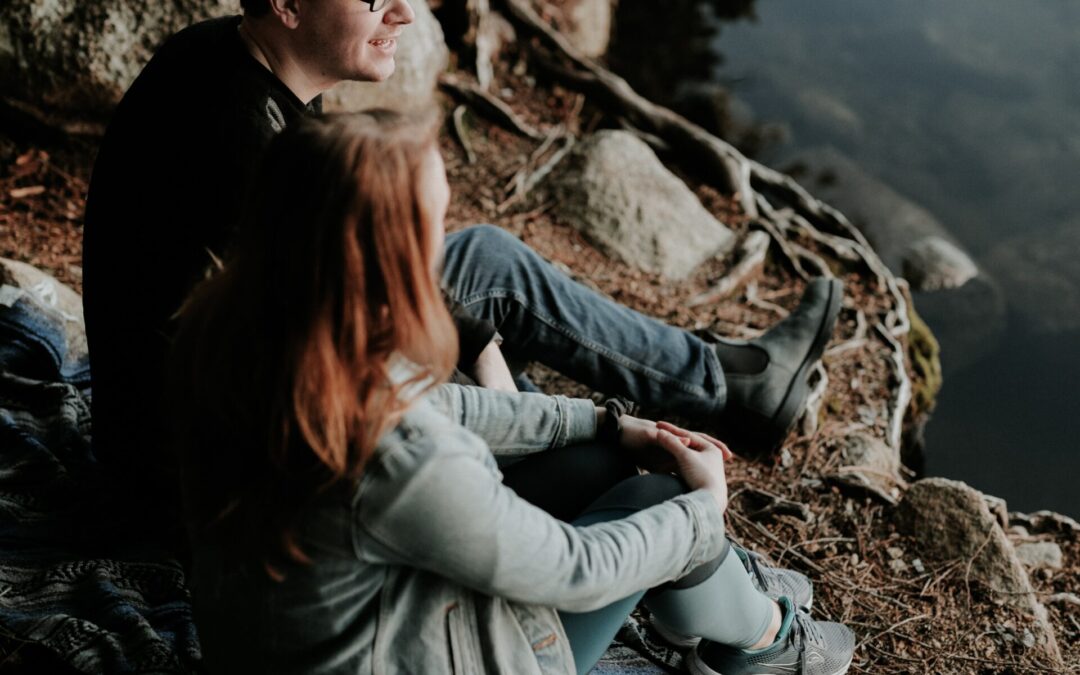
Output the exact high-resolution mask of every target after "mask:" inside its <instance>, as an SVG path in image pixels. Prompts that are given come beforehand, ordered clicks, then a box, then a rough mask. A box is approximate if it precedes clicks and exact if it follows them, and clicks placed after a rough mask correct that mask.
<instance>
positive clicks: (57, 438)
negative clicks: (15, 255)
mask: <svg viewBox="0 0 1080 675" xmlns="http://www.w3.org/2000/svg"><path fill="white" fill-rule="evenodd" d="M31 290H32V289H30V290H28V289H19V288H16V287H14V286H2V287H0V633H2V634H3V635H4V636H6V637H7V638H8V639H13V640H17V641H22V642H30V643H34V644H39V645H42V646H44V647H46V648H47V649H49V650H50V651H51V652H52V653H54V654H55V655H56V656H57V657H59V659H60V660H62V661H64V662H66V663H67V664H70V665H71V666H72V667H74V668H75V669H77V670H79V671H82V672H85V673H187V672H193V671H194V670H196V669H197V665H198V662H199V643H198V639H197V637H196V634H195V627H194V623H193V621H192V617H191V605H190V601H189V597H188V592H187V588H186V587H185V585H184V575H183V569H182V567H181V565H180V564H179V563H178V562H177V561H176V560H175V559H173V558H171V557H170V556H169V555H168V554H167V553H166V552H164V551H162V550H160V549H158V548H156V547H154V546H153V545H150V544H145V543H140V542H139V541H132V537H131V530H130V529H128V528H126V527H125V524H126V523H127V522H128V521H129V519H130V515H131V514H130V512H131V511H132V508H131V505H130V504H125V498H124V497H125V493H124V491H123V490H120V489H117V488H116V487H115V486H114V485H112V484H111V483H110V478H109V477H108V476H107V475H106V474H105V473H104V472H103V471H102V470H101V468H100V467H99V466H98V464H97V462H96V461H95V459H94V456H93V454H92V452H91V450H90V442H89V431H90V409H89V403H88V395H89V389H88V387H89V369H88V367H87V361H86V354H85V349H76V350H72V349H71V345H72V343H73V341H72V340H71V333H72V330H71V329H72V324H75V327H76V328H77V329H81V317H72V316H70V315H66V314H64V313H63V312H62V311H59V310H57V308H56V307H53V306H50V305H49V303H48V296H45V297H42V296H41V295H40V294H35V293H33V292H30V291H31ZM76 319H80V320H76ZM74 342H75V343H77V342H78V340H74Z"/></svg>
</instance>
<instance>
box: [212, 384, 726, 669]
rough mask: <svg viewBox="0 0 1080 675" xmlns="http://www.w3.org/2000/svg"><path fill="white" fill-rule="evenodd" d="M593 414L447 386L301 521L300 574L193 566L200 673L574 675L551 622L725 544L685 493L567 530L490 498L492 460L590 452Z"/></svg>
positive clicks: (511, 497)
mask: <svg viewBox="0 0 1080 675" xmlns="http://www.w3.org/2000/svg"><path fill="white" fill-rule="evenodd" d="M595 426H596V416H595V407H594V406H593V404H592V402H591V401H588V400H576V399H568V398H565V397H561V396H544V395H541V394H517V395H515V394H506V393H502V392H496V391H492V390H487V389H480V388H477V387H464V386H457V385H444V386H442V387H439V388H437V389H436V390H434V391H433V392H432V393H431V394H429V395H428V396H427V397H426V399H425V400H422V401H420V402H419V403H417V404H416V405H415V406H413V408H411V409H410V410H409V411H408V412H407V413H406V415H405V416H404V418H403V419H402V421H401V423H400V424H399V425H398V426H397V428H395V429H394V430H392V431H390V432H388V433H387V434H386V435H385V436H384V437H383V438H382V439H381V440H380V442H379V444H378V450H377V454H376V456H375V458H374V459H373V461H372V463H371V464H369V466H368V468H367V469H366V471H365V474H364V477H363V478H362V480H361V482H360V484H359V486H358V488H357V489H356V490H355V492H354V493H353V494H352V495H351V496H347V497H343V498H339V499H334V500H329V503H325V504H323V505H321V506H320V507H319V508H318V509H315V510H313V512H312V513H311V514H310V515H309V517H308V518H307V520H306V521H305V527H304V542H303V544H304V547H305V550H306V551H307V552H308V553H309V554H310V555H311V556H312V558H313V563H312V564H311V565H308V566H303V567H301V566H298V567H296V568H295V569H291V570H290V571H289V574H288V576H287V578H286V580H285V581H284V582H281V583H275V582H269V581H267V580H266V576H265V574H264V573H262V572H261V570H258V569H253V568H249V569H236V568H235V567H233V566H230V565H227V564H225V563H224V562H223V561H222V560H221V559H220V558H219V557H217V556H216V555H215V554H214V552H213V551H209V550H196V551H195V563H196V564H195V580H194V596H195V600H196V612H197V621H198V625H199V628H200V633H201V637H202V640H203V649H204V652H205V656H206V660H207V663H208V665H209V666H210V670H211V672H223V673H224V672H233V673H234V672H282V673H335V674H336V673H364V674H367V673H372V674H387V675H390V674H395V675H396V674H398V673H407V674H410V675H413V674H421V673H423V674H427V673H431V674H441V673H457V674H467V675H477V674H480V673H511V674H513V675H531V674H541V673H559V674H563V673H573V672H574V662H573V656H572V655H571V652H570V648H569V645H568V643H567V639H566V634H565V632H564V631H563V628H562V625H561V624H560V622H559V620H558V616H557V614H556V609H562V610H569V611H575V612H582V611H588V610H592V609H596V608H599V607H603V606H604V605H606V604H609V603H611V602H614V601H615V600H619V599H621V598H624V597H626V596H628V595H630V594H632V593H633V592H635V591H639V590H641V589H645V588H649V587H652V586H656V585H658V584H661V583H663V582H666V581H669V580H672V579H675V578H678V577H680V576H683V575H684V574H686V573H687V572H689V571H690V570H691V569H693V568H695V567H697V566H698V565H700V564H702V563H704V562H706V561H708V560H711V559H713V558H715V557H716V556H717V555H719V554H720V552H721V550H722V548H723V545H724V521H723V514H722V513H721V511H720V509H719V508H718V507H717V504H716V502H715V500H714V499H713V498H712V496H711V495H709V494H708V493H706V492H704V491H695V492H691V493H689V494H686V495H682V496H680V497H677V498H675V499H673V500H670V501H668V502H665V503H663V504H660V505H658V506H654V507H652V508H649V509H646V510H644V511H641V512H639V513H636V514H634V515H633V516H630V517H628V518H624V519H622V520H618V521H613V522H605V523H598V524H595V525H590V526H588V527H581V528H575V527H572V526H570V525H568V524H566V523H563V522H560V521H558V520H556V519H554V518H552V517H551V516H549V515H547V514H546V513H545V512H543V511H541V510H540V509H538V508H536V507H535V506H532V505H531V504H529V503H528V502H525V501H524V500H522V499H520V498H518V497H517V496H516V495H515V494H514V493H513V491H511V490H510V489H508V488H506V487H505V486H503V485H502V483H501V474H500V473H499V470H498V468H497V466H496V463H495V458H494V456H493V454H492V452H493V451H494V452H495V453H497V454H504V455H506V454H508V455H523V454H528V453H532V452H542V451H544V450H546V449H549V448H555V447H560V446H563V445H566V444H568V443H573V442H577V441H583V440H589V439H591V438H593V437H594V436H595Z"/></svg>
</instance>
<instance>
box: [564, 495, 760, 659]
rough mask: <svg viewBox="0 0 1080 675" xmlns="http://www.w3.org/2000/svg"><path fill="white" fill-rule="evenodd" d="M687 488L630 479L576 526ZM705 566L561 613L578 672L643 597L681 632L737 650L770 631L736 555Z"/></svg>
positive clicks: (596, 655)
mask: <svg viewBox="0 0 1080 675" xmlns="http://www.w3.org/2000/svg"><path fill="white" fill-rule="evenodd" d="M685 491H686V488H685V486H684V485H683V484H682V482H681V481H679V480H678V479H677V478H675V477H673V476H666V475H657V474H649V475H645V476H635V477H632V478H628V479H626V480H624V481H622V482H621V483H619V484H617V485H616V486H615V487H613V488H612V489H611V490H609V491H608V492H607V493H605V494H604V496H602V497H601V498H600V499H598V500H597V501H596V502H594V503H593V504H592V505H591V506H590V507H589V508H588V509H586V511H585V513H583V514H582V515H581V516H580V517H578V518H577V519H575V520H574V521H573V524H574V525H577V526H585V525H592V524H594V523H599V522H605V521H610V520H618V519H619V518H625V517H626V516H629V515H631V514H633V513H636V512H637V511H640V510H641V509H644V508H648V507H649V506H652V505H654V504H658V503H660V502H662V501H664V500H666V499H671V498H672V497H674V496H676V495H679V494H682V493H683V492H685ZM729 550H730V547H729V548H728V549H727V550H725V553H724V554H723V555H722V559H720V560H718V561H714V562H713V563H706V564H705V565H702V567H701V568H699V569H698V570H695V571H694V572H692V573H691V574H690V575H688V577H687V578H686V579H684V580H680V581H676V582H674V583H673V584H669V585H666V586H664V587H660V588H657V589H653V591H652V592H650V593H648V597H646V591H645V590H642V591H639V592H637V593H634V594H633V595H631V596H629V597H627V598H623V599H622V600H619V601H616V602H613V603H611V604H610V605H607V606H606V607H602V608H600V609H597V610H593V611H591V612H584V613H580V614H578V613H572V612H560V613H559V618H560V619H561V620H562V624H563V627H564V628H565V629H566V634H567V637H568V638H569V640H570V649H571V650H572V651H573V653H574V662H575V663H576V664H577V670H578V673H579V674H582V673H587V672H589V671H590V670H592V668H593V666H595V665H596V663H597V662H598V661H599V660H600V657H601V656H603V654H604V652H605V651H606V650H607V648H608V647H609V646H610V645H611V641H612V640H613V639H614V638H615V634H616V633H617V632H618V631H619V628H620V627H621V626H622V624H623V622H624V621H625V620H626V617H627V616H629V615H630V612H631V610H633V609H634V607H635V606H636V605H637V604H638V602H640V601H641V600H642V598H645V606H646V607H648V608H649V611H651V612H652V613H653V615H654V616H656V617H657V618H659V619H660V620H661V621H663V622H664V624H665V625H666V626H670V627H671V628H674V629H676V630H679V631H680V632H684V633H686V634H688V635H696V636H700V637H704V638H707V639H709V640H713V641H715V642H720V643H722V644H727V645H732V646H735V647H741V648H747V647H750V646H752V645H753V644H754V643H756V642H757V641H758V640H760V639H761V636H762V635H764V634H765V631H766V630H767V629H768V626H769V621H770V619H771V618H772V612H773V609H772V601H771V600H770V599H769V598H768V597H766V596H765V595H763V594H762V593H761V592H759V591H758V590H757V589H756V588H755V587H754V584H753V582H752V581H751V579H750V575H749V574H748V573H747V571H746V569H745V568H744V567H743V564H742V562H741V561H740V560H739V557H738V556H737V555H727V551H729Z"/></svg>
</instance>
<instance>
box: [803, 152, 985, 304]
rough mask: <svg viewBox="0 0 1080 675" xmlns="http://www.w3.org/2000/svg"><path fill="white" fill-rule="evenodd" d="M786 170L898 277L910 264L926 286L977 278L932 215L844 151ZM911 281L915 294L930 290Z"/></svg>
mask: <svg viewBox="0 0 1080 675" xmlns="http://www.w3.org/2000/svg"><path fill="white" fill-rule="evenodd" d="M785 164H789V165H792V166H794V167H795V169H794V172H793V173H794V175H795V176H796V178H798V180H799V182H800V183H802V184H803V185H805V186H806V187H807V188H808V189H810V191H811V192H813V193H814V195H815V196H817V197H818V198H819V199H821V200H822V201H824V202H826V203H828V204H831V205H833V206H835V207H837V208H838V209H840V210H841V211H842V212H843V213H844V214H845V215H846V216H847V217H848V218H849V219H851V221H852V223H854V224H855V225H857V226H858V227H859V229H860V230H862V232H863V234H865V235H866V238H867V239H869V240H870V243H871V244H873V246H874V250H875V251H877V253H878V255H879V256H881V259H882V261H883V262H884V263H885V264H886V265H887V266H888V267H889V269H891V270H892V271H893V272H894V273H896V274H903V273H904V266H905V263H907V264H908V265H909V266H910V267H911V268H912V269H913V270H915V271H916V273H917V274H918V275H919V278H920V279H921V280H927V281H929V282H930V283H931V284H947V285H945V286H941V287H942V288H959V287H960V286H962V285H964V284H965V283H967V281H969V280H970V279H971V278H972V277H974V276H975V275H976V274H977V272H978V268H977V266H976V265H975V263H974V262H973V261H972V259H971V257H970V256H969V255H968V254H967V253H966V252H964V250H963V248H962V247H961V246H960V244H959V243H958V242H957V241H956V240H955V239H953V237H952V235H950V234H949V231H948V230H947V229H946V227H945V226H944V225H942V224H941V222H940V221H938V219H937V218H935V217H934V216H933V214H931V213H930V212H929V211H927V210H926V209H925V208H923V207H922V206H919V205H918V204H916V203H915V202H914V201H913V200H911V199H910V198H908V197H906V196H904V195H902V194H900V193H899V192H897V191H896V190H894V189H892V188H891V187H889V186H888V185H886V184H885V183H883V182H881V181H880V180H879V179H878V178H876V177H875V176H873V175H871V174H869V173H867V172H866V171H865V170H863V169H862V167H860V166H859V165H858V164H856V162H855V161H854V160H853V159H851V158H850V157H848V156H847V155H845V154H843V153H841V152H840V151H839V150H837V149H835V148H833V147H819V148H811V149H808V150H805V151H802V152H799V153H797V154H796V155H793V156H792V157H791V158H789V159H788V160H787V161H786V162H785ZM943 244H944V245H943ZM939 266H941V267H939ZM908 281H909V282H911V285H912V288H913V289H915V290H931V288H930V287H926V288H923V287H921V286H919V285H918V284H916V283H915V280H914V279H908Z"/></svg>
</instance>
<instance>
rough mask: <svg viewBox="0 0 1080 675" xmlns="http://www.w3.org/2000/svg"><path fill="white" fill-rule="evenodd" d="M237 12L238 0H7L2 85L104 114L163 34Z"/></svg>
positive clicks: (51, 106) (16, 93) (1, 21)
mask: <svg viewBox="0 0 1080 675" xmlns="http://www.w3.org/2000/svg"><path fill="white" fill-rule="evenodd" d="M238 11H239V2H238V0H185V1H184V2H157V1H155V0H94V1H93V2H82V1H81V0H4V2H2V3H0V86H2V88H3V91H4V92H5V94H6V95H8V96H11V97H13V98H16V99H18V100H21V101H23V102H26V103H30V104H33V105H36V106H40V107H43V108H46V109H48V110H50V111H55V112H61V113H70V114H72V115H75V116H80V117H81V116H99V117H102V116H105V115H107V114H108V112H109V111H110V110H111V109H112V107H113V106H114V105H116V103H117V102H118V101H119V100H120V97H121V96H122V95H123V93H124V91H125V90H127V88H128V86H129V85H130V84H131V82H132V81H133V80H134V79H135V76H136V75H138V74H139V71H140V70H141V69H142V67H143V66H144V65H145V64H146V62H147V61H149V60H150V57H151V56H152V55H153V53H154V50H155V49H156V48H157V47H158V45H160V44H161V42H162V41H163V40H164V39H165V38H167V37H168V36H169V35H171V34H172V33H175V32H176V31H177V30H179V29H181V28H183V27H184V26H187V25H188V24H191V23H195V22H196V21H201V20H203V19H208V18H211V17H215V16H223V15H225V14H236V13H238Z"/></svg>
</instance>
